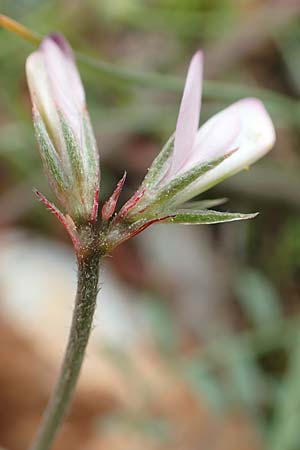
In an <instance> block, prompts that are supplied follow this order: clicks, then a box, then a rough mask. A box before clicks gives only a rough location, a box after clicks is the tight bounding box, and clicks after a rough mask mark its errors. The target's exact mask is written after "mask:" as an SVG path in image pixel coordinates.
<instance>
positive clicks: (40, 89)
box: [26, 50, 62, 148]
mask: <svg viewBox="0 0 300 450" xmlns="http://www.w3.org/2000/svg"><path fill="white" fill-rule="evenodd" d="M26 75H27V81H28V86H29V90H30V96H31V101H32V103H33V108H34V110H37V111H38V112H39V114H40V116H41V117H42V120H43V122H44V124H45V126H46V128H47V132H48V134H49V137H50V139H52V140H53V143H54V145H55V147H56V148H61V145H62V137H61V134H60V132H59V131H60V120H59V116H58V113H57V110H56V107H55V103H54V101H53V96H52V93H51V88H50V84H49V79H48V74H47V70H46V65H45V59H44V56H43V54H42V52H41V51H40V50H37V51H35V52H34V53H32V54H31V55H29V56H28V58H27V60H26Z"/></svg>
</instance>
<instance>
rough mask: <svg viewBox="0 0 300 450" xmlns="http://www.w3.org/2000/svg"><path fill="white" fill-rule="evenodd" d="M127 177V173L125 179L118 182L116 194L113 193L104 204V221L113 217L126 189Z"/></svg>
mask: <svg viewBox="0 0 300 450" xmlns="http://www.w3.org/2000/svg"><path fill="white" fill-rule="evenodd" d="M126 175H127V174H126V171H125V172H124V175H123V177H122V178H121V180H120V181H119V182H118V184H117V186H116V188H115V190H114V192H113V193H112V195H111V196H110V197H109V199H108V200H107V201H106V202H105V203H104V205H103V207H102V219H103V220H104V221H107V220H109V219H110V218H111V217H112V215H113V213H114V212H115V209H116V206H117V201H118V199H119V197H120V194H121V192H122V190H123V187H124V183H125V180H126Z"/></svg>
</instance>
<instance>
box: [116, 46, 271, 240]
mask: <svg viewBox="0 0 300 450" xmlns="http://www.w3.org/2000/svg"><path fill="white" fill-rule="evenodd" d="M202 72H203V56H202V52H201V51H198V52H197V53H196V54H195V55H194V56H193V58H192V60H191V63H190V66H189V70H188V74H187V78H186V83H185V87H184V92H183V97H182V100H181V105H180V109H179V115H178V119H177V124H176V130H175V133H174V134H173V136H172V137H171V138H170V139H169V141H168V142H167V144H166V145H165V147H164V148H163V150H162V151H161V153H160V154H159V155H158V156H157V157H156V159H155V160H154V162H153V163H152V165H151V167H150V168H149V170H148V173H147V175H146V177H145V179H144V181H143V183H142V185H141V186H140V188H139V189H138V191H137V192H136V193H135V194H134V196H133V197H132V198H131V199H130V200H129V201H128V202H127V203H126V204H125V205H124V206H123V208H121V211H120V212H119V214H118V216H117V217H116V218H115V220H114V226H112V228H111V240H112V242H114V241H115V242H118V240H119V239H121V240H122V239H123V240H124V239H128V237H130V233H131V234H137V233H139V232H140V231H142V230H143V229H144V228H146V227H147V226H149V225H151V224H152V223H155V222H158V221H164V222H172V223H175V222H176V223H186V224H191V223H193V224H199V223H217V222H228V221H232V220H240V219H248V218H252V217H254V216H255V215H256V214H239V213H235V214H231V213H221V212H217V211H211V210H208V209H207V208H208V207H211V206H214V205H216V204H219V203H220V201H218V200H212V201H202V202H194V203H185V202H187V201H188V200H190V199H192V198H193V197H195V196H196V195H198V194H200V193H202V192H204V191H206V190H208V189H209V188H210V187H212V186H214V185H215V184H217V183H219V182H221V181H222V180H224V179H225V178H227V177H230V176H231V175H234V174H235V173H237V172H239V171H241V170H242V169H244V168H246V167H249V166H250V165H251V164H253V163H254V162H255V161H257V160H258V159H260V158H261V157H262V156H264V155H265V154H266V153H267V152H268V151H269V150H270V149H271V148H272V147H273V145H274V142H275V131H274V127H273V123H272V120H271V119H270V116H269V115H268V113H267V111H266V109H265V107H264V106H263V104H262V102H261V101H260V100H258V99H256V98H245V99H242V100H239V101H237V102H236V103H233V104H232V105H231V106H229V107H227V108H226V109H224V110H223V111H221V112H219V113H217V114H216V115H215V116H213V117H212V118H210V119H209V120H208V121H207V122H206V123H205V124H204V125H202V126H201V127H200V128H199V129H198V126H199V118H200V107H201V94H202ZM178 207H180V209H178ZM129 224H130V227H131V230H130V232H129V233H128V231H126V230H127V229H128V226H129Z"/></svg>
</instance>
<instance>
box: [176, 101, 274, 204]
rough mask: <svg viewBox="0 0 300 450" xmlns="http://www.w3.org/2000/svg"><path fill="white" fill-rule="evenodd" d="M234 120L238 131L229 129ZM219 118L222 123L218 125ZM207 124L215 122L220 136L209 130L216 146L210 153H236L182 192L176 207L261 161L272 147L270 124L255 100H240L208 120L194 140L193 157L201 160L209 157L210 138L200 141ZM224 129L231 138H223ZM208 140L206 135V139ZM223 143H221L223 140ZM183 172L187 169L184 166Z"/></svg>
mask: <svg viewBox="0 0 300 450" xmlns="http://www.w3.org/2000/svg"><path fill="white" fill-rule="evenodd" d="M234 117H237V118H238V124H239V131H238V132H236V131H237V129H236V128H234V127H233V125H234V123H235V121H234V120H233V118H234ZM220 118H222V122H221V121H220ZM210 121H216V122H215V123H217V124H219V127H220V128H219V129H220V130H221V131H222V132H223V135H221V136H220V137H218V136H217V134H218V128H217V127H215V126H214V127H213V129H214V136H215V138H216V139H217V141H216V142H217V143H218V145H216V147H215V149H214V151H218V152H219V154H223V153H226V152H227V151H230V150H232V149H237V150H236V151H235V152H234V153H233V154H232V155H231V156H230V157H229V158H227V159H226V160H225V161H223V162H222V163H221V164H219V165H218V166H217V167H215V168H214V169H212V170H211V171H209V172H207V173H206V174H204V175H203V176H202V177H200V178H199V179H198V180H197V181H195V183H193V185H192V186H190V187H189V188H188V189H186V190H185V191H184V192H182V193H181V194H180V195H179V196H178V199H177V203H178V204H180V203H183V202H185V201H187V200H189V199H191V198H192V197H194V196H195V195H198V194H200V193H201V192H204V191H207V190H208V189H209V188H210V187H212V186H214V185H215V184H217V183H219V182H221V181H222V180H224V179H226V178H228V177H230V176H231V175H234V174H235V173H237V172H239V171H241V170H243V169H245V168H247V167H249V166H250V165H251V164H253V163H254V162H255V161H257V160H258V159H260V158H262V157H263V156H264V155H265V154H266V153H267V152H268V151H269V150H271V148H272V147H273V145H274V143H275V139H276V137H275V130H274V126H273V123H272V120H271V118H270V116H269V114H268V112H267V111H266V109H265V107H264V105H263V104H262V102H261V101H260V100H258V99H255V98H246V99H243V100H240V101H238V102H236V103H234V104H233V105H231V106H229V108H226V109H225V110H223V111H222V112H221V113H218V114H217V115H216V116H214V117H213V118H212V119H210V120H209V121H208V122H207V123H206V124H205V125H204V126H203V127H201V129H200V130H199V134H198V136H197V141H198V137H199V136H200V137H201V139H200V137H199V141H198V147H197V146H195V148H196V150H197V152H196V153H197V155H198V152H199V155H200V156H201V158H202V154H204V159H205V160H206V156H207V157H208V158H210V157H211V156H212V155H211V153H210V150H209V149H208V148H207V147H206V144H207V142H209V143H213V142H214V141H213V140H212V137H209V139H204V136H203V134H204V133H203V131H201V130H202V128H204V127H208V125H207V124H208V123H209V122H210ZM226 125H227V126H228V127H229V126H230V127H233V128H232V129H233V132H232V135H231V136H230V133H227V134H226V133H225V134H224V129H226ZM209 136H210V135H209ZM222 136H223V138H224V139H225V138H226V139H228V140H227V143H226V146H227V145H229V148H227V151H226V150H225V147H226V146H224V145H222V139H221V138H222ZM202 138H203V139H202ZM226 139H225V140H226ZM197 161H199V160H198V158H194V159H193V164H195V163H197ZM185 168H186V169H188V168H190V167H188V166H187V165H186V166H185Z"/></svg>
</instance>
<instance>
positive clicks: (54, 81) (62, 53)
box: [40, 34, 86, 145]
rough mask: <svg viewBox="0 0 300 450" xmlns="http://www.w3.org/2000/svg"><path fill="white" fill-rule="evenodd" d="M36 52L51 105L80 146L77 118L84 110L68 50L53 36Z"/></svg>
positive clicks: (62, 42)
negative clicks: (59, 112) (46, 77)
mask: <svg viewBox="0 0 300 450" xmlns="http://www.w3.org/2000/svg"><path fill="white" fill-rule="evenodd" d="M40 51H41V53H42V55H43V57H44V61H45V66H46V70H47V75H48V79H49V83H50V86H51V91H52V95H53V98H54V101H55V104H56V106H57V107H58V108H59V109H60V110H61V112H62V113H63V114H64V116H65V117H66V120H67V121H68V122H69V124H70V126H71V127H72V129H73V132H74V133H75V134H76V135H77V136H76V137H77V139H78V142H79V144H80V145H81V141H82V131H83V130H82V122H81V114H82V111H84V110H85V107H86V105H85V94H84V90H83V86H82V83H81V79H80V76H79V73H78V70H77V68H76V65H75V62H74V57H73V52H72V49H71V47H70V46H69V44H68V42H67V41H66V40H65V39H64V37H63V36H62V35H60V34H53V35H50V36H47V37H46V38H45V39H44V40H43V42H42V44H41V50H40Z"/></svg>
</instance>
